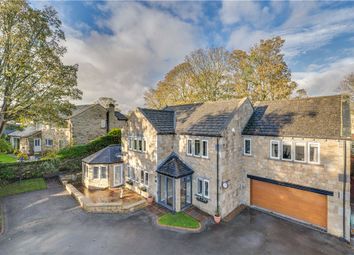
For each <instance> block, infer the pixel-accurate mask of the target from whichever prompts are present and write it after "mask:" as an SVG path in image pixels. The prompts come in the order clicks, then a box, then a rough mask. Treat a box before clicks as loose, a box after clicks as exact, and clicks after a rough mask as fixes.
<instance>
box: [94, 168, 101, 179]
mask: <svg viewBox="0 0 354 255" xmlns="http://www.w3.org/2000/svg"><path fill="white" fill-rule="evenodd" d="M95 168H97V169H98V172H97V178H95ZM100 176H101V171H100V167H99V166H93V167H92V180H99V179H100Z"/></svg>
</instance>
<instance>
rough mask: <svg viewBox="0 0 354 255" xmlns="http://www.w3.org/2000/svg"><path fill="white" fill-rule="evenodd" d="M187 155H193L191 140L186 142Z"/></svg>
mask: <svg viewBox="0 0 354 255" xmlns="http://www.w3.org/2000/svg"><path fill="white" fill-rule="evenodd" d="M187 155H193V146H192V140H191V139H188V140H187Z"/></svg>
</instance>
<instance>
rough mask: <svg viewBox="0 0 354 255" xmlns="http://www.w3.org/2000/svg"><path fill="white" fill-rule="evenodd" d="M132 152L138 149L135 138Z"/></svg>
mask: <svg viewBox="0 0 354 255" xmlns="http://www.w3.org/2000/svg"><path fill="white" fill-rule="evenodd" d="M133 149H134V150H137V149H138V139H137V138H136V137H135V138H134V147H133Z"/></svg>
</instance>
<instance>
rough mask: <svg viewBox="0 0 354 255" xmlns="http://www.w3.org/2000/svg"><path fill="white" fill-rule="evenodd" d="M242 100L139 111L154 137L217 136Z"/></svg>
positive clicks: (141, 109) (142, 109)
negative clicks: (150, 127) (147, 122)
mask: <svg viewBox="0 0 354 255" xmlns="http://www.w3.org/2000/svg"><path fill="white" fill-rule="evenodd" d="M245 100H246V98H243V99H231V100H220V101H215V102H205V103H196V104H188V105H176V106H168V107H166V108H165V109H163V110H153V109H145V108H139V109H140V111H141V112H142V113H143V114H144V116H145V117H146V118H147V119H148V120H149V122H150V123H151V124H152V125H153V127H154V128H155V129H156V131H157V133H158V134H174V133H177V134H189V135H201V136H221V133H222V131H223V130H224V129H225V128H226V127H227V125H228V124H229V122H230V120H231V119H232V117H233V116H234V114H235V112H236V110H237V109H238V108H239V107H240V106H241V105H242V103H243V102H244V101H245Z"/></svg>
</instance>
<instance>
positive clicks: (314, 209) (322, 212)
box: [250, 178, 327, 228]
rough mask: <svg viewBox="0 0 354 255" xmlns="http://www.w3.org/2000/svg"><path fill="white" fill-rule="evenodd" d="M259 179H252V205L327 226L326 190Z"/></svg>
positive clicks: (321, 226) (322, 226) (319, 225)
mask: <svg viewBox="0 0 354 255" xmlns="http://www.w3.org/2000/svg"><path fill="white" fill-rule="evenodd" d="M257 179H258V180H257ZM257 179H254V178H253V179H251V200H250V201H251V205H253V206H256V207H259V208H263V209H266V210H268V211H271V212H275V213H278V214H281V215H284V216H286V217H291V218H293V219H297V220H300V221H303V222H306V223H309V224H312V225H316V226H318V227H320V228H327V195H326V194H325V193H326V191H321V190H316V189H311V188H307V187H302V186H297V185H291V184H286V183H280V182H276V181H273V180H268V179H263V178H257Z"/></svg>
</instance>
